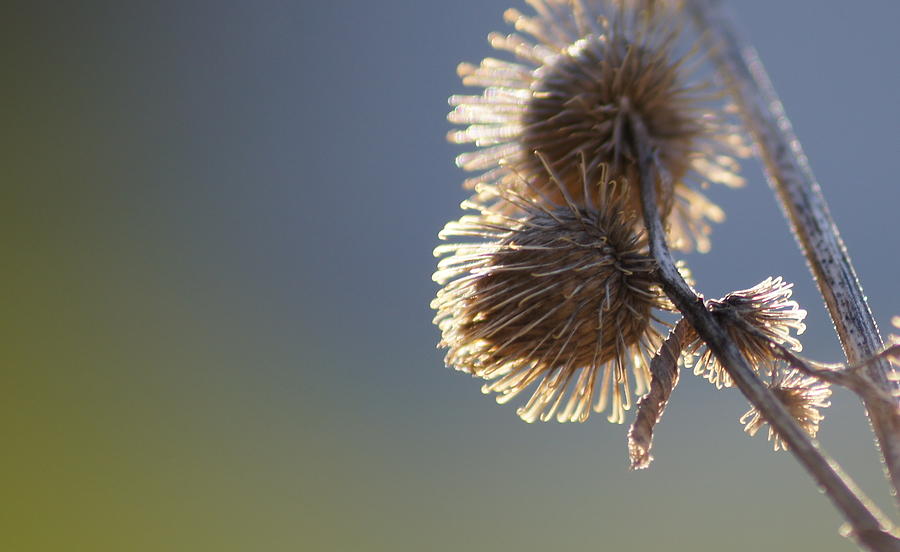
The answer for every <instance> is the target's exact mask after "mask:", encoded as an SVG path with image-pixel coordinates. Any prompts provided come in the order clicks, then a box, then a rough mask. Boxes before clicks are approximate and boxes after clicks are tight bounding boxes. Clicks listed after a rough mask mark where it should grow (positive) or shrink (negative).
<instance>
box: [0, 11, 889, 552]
mask: <svg viewBox="0 0 900 552" xmlns="http://www.w3.org/2000/svg"><path fill="white" fill-rule="evenodd" d="M732 4H735V8H736V9H737V13H738V16H739V18H740V21H741V22H742V24H743V27H744V29H745V30H746V31H747V32H748V33H749V35H750V36H751V37H752V39H753V40H754V42H755V43H756V45H757V47H758V49H759V51H760V54H761V56H762V59H763V61H764V62H765V64H766V66H767V67H768V70H769V72H770V73H771V75H772V78H773V80H774V82H775V85H776V87H777V88H778V90H779V92H780V94H781V96H782V98H783V100H784V102H785V105H786V108H787V111H788V113H789V115H790V116H791V117H792V120H793V122H794V124H795V127H796V130H797V132H798V134H799V136H800V138H801V140H802V141H803V144H804V146H805V148H806V151H807V153H808V155H809V157H810V159H811V162H812V165H813V167H814V168H815V171H816V173H817V175H818V177H819V179H820V181H821V183H822V186H823V188H824V191H825V194H826V197H827V198H828V199H829V200H830V202H831V207H832V211H833V214H834V217H835V218H836V220H837V221H838V223H839V225H840V227H841V229H842V232H843V236H844V239H845V240H846V242H847V244H848V246H849V247H850V249H851V251H852V252H853V254H854V259H855V262H856V267H857V269H858V272H859V274H860V277H861V279H862V281H863V283H864V284H865V289H866V291H867V293H868V296H869V299H870V301H871V302H872V306H873V309H874V311H875V313H876V315H877V317H878V320H879V322H880V324H881V326H882V329H883V330H887V327H888V321H889V320H890V317H891V315H892V314H900V294H898V292H897V283H898V273H900V255H898V253H900V245H898V240H897V235H898V234H897V232H898V229H897V222H896V220H897V218H896V213H897V206H898V204H900V186H898V185H897V182H896V180H897V171H896V162H897V155H898V153H900V152H898V147H897V144H898V142H897V132H896V130H897V128H898V127H900V102H898V101H897V89H898V88H900V69H898V64H897V62H896V58H897V55H898V52H900V35H898V34H897V33H896V32H895V24H896V21H897V20H898V19H900V4H898V3H897V2H895V1H892V0H866V1H862V2H853V3H850V2H837V1H826V2H823V1H821V0H802V1H801V0H795V1H792V2H783V1H781V0H757V1H755V2H732ZM517 5H518V3H517ZM506 7H508V5H507V0H502V1H501V0H454V1H448V2H431V1H401V0H381V1H378V2H370V1H360V0H352V1H338V2H311V1H308V0H300V1H298V0H294V1H287V0H282V1H277V0H267V1H254V2H249V1H246V2H241V1H236V0H228V1H222V2H111V1H110V2H97V1H85V2H71V3H63V2H54V3H50V2H47V3H44V2H27V3H26V2H18V3H16V2H13V3H7V4H5V7H4V9H3V16H2V18H0V21H2V22H0V28H2V31H3V32H2V33H0V45H2V47H0V60H2V65H0V67H2V69H3V77H4V78H3V82H4V85H3V87H2V92H0V97H2V98H3V101H2V102H0V113H2V114H3V116H2V119H0V120H2V124H3V128H4V131H3V132H2V134H0V136H2V151H3V154H2V159H3V162H2V163H0V174H2V182H0V244H2V249H0V252H2V256H0V267H2V270H0V282H2V287H0V305H2V316H0V330H2V332H0V335H2V336H3V337H2V347H0V363H2V364H0V369H2V380H0V381H2V389H3V390H2V400H0V429H2V432H0V436H2V438H3V446H2V452H0V474H2V475H0V484H2V489H3V497H4V498H3V500H2V501H0V549H2V550H10V551H13V550H15V551H32V550H33V551H42V550H91V551H124V550H128V551H161V550H167V551H168V550H171V551H197V550H216V551H231V550H234V551H250V550H254V551H256V550H263V551H273V552H274V551H288V550H290V551H296V550H304V551H305V550H310V551H317V550H323V551H331V550H365V551H381V550H385V551H405V550H410V551H419V550H434V551H450V550H519V551H532V550H534V551H538V550H554V549H587V550H612V549H622V548H626V547H627V548H628V549H640V550H660V549H664V550H709V551H719V550H732V551H743V550H747V551H758V550H788V549H791V550H836V551H840V550H852V549H853V546H852V545H851V544H850V543H849V542H847V541H844V540H842V539H840V538H839V537H838V536H837V526H838V524H839V518H838V516H837V515H836V513H835V511H834V510H833V509H832V507H831V505H830V504H829V503H828V501H827V500H826V499H825V497H823V496H822V495H821V494H820V493H819V492H817V491H816V489H815V487H814V486H813V485H812V484H811V482H810V480H809V478H808V477H807V476H806V474H805V473H804V472H803V471H802V470H801V469H800V468H799V467H798V466H797V465H796V464H795V463H794V462H793V461H792V459H791V458H790V456H789V455H786V454H784V453H779V454H774V453H772V452H771V451H770V446H769V444H767V443H766V442H765V439H764V437H761V436H758V437H757V438H755V439H750V438H747V437H746V436H745V435H744V434H743V433H742V432H741V426H740V425H739V424H738V421H737V419H738V417H739V416H740V415H741V414H742V413H743V412H744V411H745V410H746V405H745V403H744V402H743V400H742V399H741V397H740V396H739V394H738V393H737V392H734V391H730V392H729V391H716V390H715V389H714V388H713V387H712V386H710V385H708V384H707V383H706V382H705V381H703V380H701V379H699V378H695V377H691V376H686V377H684V378H683V379H682V382H681V384H680V386H679V388H678V389H677V390H676V392H675V395H674V398H673V401H672V403H671V404H670V407H669V410H668V412H667V417H666V419H665V421H664V422H663V424H662V425H661V426H660V428H659V432H658V438H657V441H656V443H655V448H654V453H655V456H656V462H655V464H654V465H653V466H652V468H651V469H650V470H647V471H642V472H630V471H629V470H628V468H627V462H626V448H625V431H626V427H620V426H612V425H610V424H607V423H606V422H605V421H604V419H603V416H595V417H593V418H592V419H591V420H590V421H589V422H588V423H586V424H582V425H559V424H555V423H553V424H544V425H541V424H536V425H527V424H524V423H522V422H521V421H519V420H518V419H517V418H516V416H515V412H514V410H515V408H514V407H513V406H511V405H510V406H505V407H500V406H497V405H496V404H494V402H493V400H492V399H491V398H490V397H486V396H483V395H481V393H480V392H479V387H480V384H479V383H478V382H477V381H476V380H473V379H471V378H469V377H466V376H464V375H462V374H459V373H455V372H453V371H451V370H448V369H445V368H444V367H443V363H442V353H441V352H440V351H438V350H436V349H435V344H436V343H437V341H438V332H437V330H436V328H435V327H433V326H432V324H431V317H432V312H431V311H430V309H429V306H428V304H429V301H430V299H431V298H432V296H433V294H434V292H435V291H436V289H437V287H436V285H434V284H433V283H432V282H431V281H430V274H431V272H432V270H433V267H434V264H435V260H434V259H433V258H432V256H431V250H432V248H433V247H434V246H435V245H436V244H437V238H436V234H437V232H438V230H439V229H440V228H441V227H442V225H443V224H444V223H445V222H446V221H447V220H450V219H453V218H456V217H458V216H459V210H458V204H459V202H460V201H461V200H462V199H464V198H465V196H466V193H465V192H464V191H463V190H462V189H461V188H460V182H461V180H462V178H463V176H464V175H463V173H462V172H461V171H459V170H458V169H456V168H455V167H454V165H453V162H452V159H453V156H454V155H456V154H457V153H459V152H461V151H463V150H462V149H460V148H457V147H454V146H451V145H450V144H447V143H446V142H445V139H444V135H445V133H446V132H447V131H448V130H449V129H450V128H451V126H450V124H449V123H447V122H446V120H445V116H446V113H447V111H448V106H447V103H446V98H447V96H448V95H450V94H451V93H461V92H464V89H463V88H462V87H461V85H460V83H459V82H458V78H457V77H456V75H455V66H456V64H457V63H458V62H460V61H464V60H465V61H477V60H479V59H480V58H482V57H484V56H486V55H489V54H490V53H491V50H490V49H489V47H488V45H487V43H486V40H485V36H486V35H487V33H488V32H490V31H492V30H502V29H505V28H506V27H505V26H504V25H503V23H502V20H501V14H502V12H503V10H504V9H505V8H506ZM519 7H521V6H519ZM745 175H746V177H747V179H748V185H747V186H746V187H745V188H744V189H741V190H727V189H724V188H714V189H712V190H711V191H710V195H711V196H712V198H713V199H714V200H715V201H717V202H718V203H720V204H721V205H722V206H723V207H724V208H725V209H726V211H727V213H728V217H729V220H728V221H727V223H726V224H724V225H721V226H719V227H717V228H716V229H715V232H714V235H713V251H712V252H711V253H709V254H707V255H694V256H691V257H690V258H689V261H690V263H691V265H692V267H693V269H694V272H695V274H696V277H697V280H698V286H699V289H701V290H703V291H704V292H705V293H706V294H707V295H709V296H719V295H722V294H724V293H725V292H727V291H729V290H731V289H735V288H744V287H749V286H751V285H753V284H755V283H757V282H759V281H760V280H762V279H764V278H765V277H767V276H769V275H784V276H785V277H786V278H787V279H788V280H791V281H794V282H796V283H797V286H796V294H795V297H796V298H797V299H798V300H799V301H800V302H801V303H802V304H803V305H804V306H805V307H806V308H808V309H809V310H810V315H809V318H808V322H809V330H808V333H807V337H806V341H805V343H806V351H807V353H808V354H809V355H810V356H812V357H815V358H819V359H822V360H838V359H840V355H841V352H840V348H839V346H838V344H837V342H836V339H835V338H834V336H833V333H832V331H831V325H830V322H829V320H828V318H827V317H826V315H825V311H824V309H823V308H822V306H821V301H820V300H819V299H818V296H817V294H816V291H815V287H814V285H813V283H812V282H811V280H810V277H809V274H808V271H807V269H806V267H805V265H804V262H803V260H802V258H801V257H800V255H799V253H798V251H797V249H796V247H795V244H794V241H793V239H792V238H791V236H790V234H789V232H788V230H787V226H786V224H785V222H784V221H783V219H782V218H781V215H780V212H779V210H778V207H777V206H776V203H775V200H774V198H773V196H772V194H771V193H770V191H769V189H768V187H767V185H766V183H765V181H764V178H763V176H762V173H761V171H760V169H759V166H758V164H757V163H755V162H752V161H751V162H747V163H746V164H745ZM833 402H834V406H833V407H832V409H831V410H830V412H829V413H828V417H827V418H826V421H825V422H824V425H823V429H822V431H821V433H820V436H821V438H822V441H823V443H824V445H825V447H826V449H827V450H829V451H830V452H831V453H833V455H834V456H835V457H836V458H837V459H838V460H839V461H840V462H841V463H842V464H843V465H844V466H845V468H847V470H848V471H849V472H850V473H851V474H852V475H853V476H854V477H855V479H856V480H857V482H858V483H859V484H860V485H861V486H862V487H863V488H864V489H865V490H866V491H867V492H869V494H870V495H871V496H872V497H873V498H874V499H875V500H876V501H877V502H878V503H879V504H880V505H881V506H882V507H883V508H884V509H886V510H889V509H890V508H891V507H892V506H891V500H890V498H889V497H888V494H887V491H886V484H885V482H884V480H883V479H882V476H881V469H880V466H879V464H878V460H877V456H876V454H875V452H874V448H873V446H872V444H873V438H872V435H871V432H870V431H869V429H868V428H867V424H866V422H865V419H864V417H863V410H862V408H861V407H860V405H859V404H858V402H857V401H856V400H855V399H854V398H853V397H852V396H851V395H849V394H847V393H843V392H838V393H836V395H835V397H834V401H833Z"/></svg>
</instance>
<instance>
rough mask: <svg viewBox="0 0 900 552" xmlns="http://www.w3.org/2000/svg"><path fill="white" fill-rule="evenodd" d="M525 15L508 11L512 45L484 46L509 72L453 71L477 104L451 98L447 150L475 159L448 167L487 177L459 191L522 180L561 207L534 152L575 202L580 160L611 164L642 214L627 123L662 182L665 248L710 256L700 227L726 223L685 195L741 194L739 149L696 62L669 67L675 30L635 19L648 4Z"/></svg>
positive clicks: (550, 7) (544, 4) (604, 2)
mask: <svg viewBox="0 0 900 552" xmlns="http://www.w3.org/2000/svg"><path fill="white" fill-rule="evenodd" d="M529 4H531V5H532V6H533V7H534V9H535V11H536V12H537V15H535V16H531V17H529V16H526V15H523V14H521V13H520V12H519V11H517V10H514V9H510V10H507V11H506V13H505V19H506V20H507V22H509V23H511V24H512V25H514V26H515V28H516V30H517V31H519V32H520V33H521V34H519V33H513V34H510V35H508V36H504V35H502V34H499V33H492V34H490V35H489V37H488V38H489V40H490V43H491V45H492V46H493V47H494V48H495V49H497V50H502V51H506V52H509V53H512V54H513V55H514V56H515V57H516V58H517V60H518V61H517V62H510V61H503V60H499V59H494V58H486V59H484V60H483V61H482V62H481V64H480V66H474V65H471V64H465V63H464V64H461V65H460V66H459V70H458V72H459V74H460V76H461V77H462V79H463V84H465V85H467V86H476V87H483V88H484V92H483V93H482V94H481V95H480V96H453V97H451V98H450V104H451V105H452V106H455V108H454V110H453V111H452V112H451V113H450V115H449V117H448V119H449V120H450V121H451V122H453V123H457V124H463V125H468V126H467V127H466V128H465V129H463V130H457V131H453V132H451V133H450V134H449V135H448V137H449V139H450V141H452V142H456V143H460V144H462V143H470V142H471V143H474V144H475V145H476V146H478V148H479V149H478V150H477V151H474V152H470V153H464V154H462V155H460V156H459V157H457V160H456V161H457V164H458V165H459V166H460V167H462V168H463V169H465V170H468V171H486V172H484V173H482V174H480V175H478V176H476V177H474V178H470V179H469V180H467V181H466V185H467V187H469V188H475V187H476V185H478V184H480V183H490V182H495V183H497V182H499V183H502V184H504V185H506V186H513V185H515V183H516V182H517V180H518V176H517V175H522V176H524V177H525V178H526V179H527V180H528V181H529V182H531V184H532V185H533V186H534V187H535V188H537V189H539V190H540V191H542V192H543V193H545V194H546V195H547V196H549V197H550V198H551V199H553V200H554V201H556V202H562V197H561V196H560V193H559V192H558V191H557V189H556V187H555V186H554V185H553V183H552V182H551V179H550V175H549V174H548V172H547V171H546V170H545V169H544V167H543V165H542V164H541V163H540V162H538V161H537V159H536V158H535V157H534V156H533V155H532V152H533V151H541V152H542V153H543V154H544V155H545V156H546V158H547V160H548V162H549V165H550V166H551V167H552V168H553V170H554V171H556V173H557V174H558V175H559V176H560V178H561V181H562V182H563V184H564V186H565V187H566V189H567V190H568V192H569V193H570V194H571V195H572V196H573V197H575V198H576V199H577V196H578V194H579V193H580V191H581V182H580V179H579V173H580V169H579V166H578V159H579V156H580V155H584V156H585V157H586V158H587V159H588V160H589V161H590V162H591V164H592V167H596V166H597V165H598V164H600V163H605V164H608V165H609V167H610V170H611V176H612V177H613V178H616V179H621V178H622V177H624V178H625V179H626V180H627V181H628V182H630V183H631V184H632V185H633V186H632V189H631V193H630V194H629V196H630V197H629V198H628V201H629V206H630V208H632V209H634V210H635V211H637V212H640V195H639V189H640V187H639V186H638V185H637V184H639V183H640V181H639V178H638V177H639V171H638V167H637V164H636V156H637V151H638V145H637V143H636V140H637V139H638V137H637V136H636V135H635V134H634V133H633V132H632V130H631V121H632V120H633V119H634V118H639V119H640V121H641V122H642V123H643V126H644V127H645V128H646V129H647V134H648V135H649V138H650V140H652V144H649V146H650V147H654V148H656V151H657V159H658V163H659V169H660V173H661V174H662V175H663V177H662V178H661V180H660V181H659V182H657V186H658V190H659V193H658V195H659V198H660V200H659V204H660V209H661V212H662V214H663V216H664V217H665V218H666V219H667V222H668V224H669V234H670V235H669V242H670V245H671V246H672V247H675V248H677V249H681V250H685V251H690V250H692V249H693V248H694V247H696V248H697V249H698V250H700V251H705V250H707V249H708V248H709V240H708V238H707V235H708V234H709V231H710V229H709V225H708V223H707V221H714V222H720V221H721V220H723V218H724V215H723V213H722V211H721V210H720V209H719V208H718V207H717V206H716V205H714V204H713V203H711V202H710V201H709V200H708V199H706V197H705V196H703V195H702V194H701V193H699V192H698V191H696V190H695V189H694V187H692V185H690V183H693V184H697V185H700V186H705V185H706V183H707V182H708V181H714V182H720V183H723V184H727V185H730V186H738V185H740V184H742V182H743V181H742V179H741V178H740V177H738V176H737V175H736V174H735V173H736V172H737V171H738V170H739V169H738V166H737V163H736V162H735V161H734V159H733V158H732V157H731V155H732V154H740V155H744V154H746V152H747V148H746V147H744V146H743V145H742V141H741V139H740V138H739V136H738V135H737V133H736V132H735V128H734V127H733V126H732V125H729V124H727V123H726V122H725V120H724V118H723V115H722V113H723V111H722V110H721V109H716V108H717V107H718V106H717V103H718V101H719V99H720V98H721V96H722V93H721V92H720V91H718V90H716V89H715V88H714V87H713V86H712V85H711V83H707V82H693V79H692V75H693V74H694V73H695V72H696V71H695V69H691V67H692V66H694V65H701V62H702V59H700V58H701V56H699V55H697V54H696V53H694V52H690V53H687V54H685V55H684V56H682V57H679V56H678V55H677V50H678V42H679V32H680V23H678V21H679V18H678V17H676V14H675V13H674V12H673V11H671V9H670V8H667V7H666V5H665V4H666V3H662V2H651V3H650V4H652V5H653V9H649V8H647V7H646V6H644V8H639V7H638V6H641V5H644V4H648V2H646V0H645V1H643V2H635V1H630V2H621V1H619V2H614V1H612V0H581V1H579V0H543V1H542V0H532V1H530V2H529ZM603 13H606V14H608V15H609V16H610V18H609V19H607V18H606V17H605V16H604V15H603ZM527 35H530V36H531V37H532V38H531V39H529V38H526V36H527ZM530 40H533V42H532V41H530ZM695 62H696V63H695ZM520 192H521V193H523V194H524V193H525V192H526V190H520ZM476 198H477V199H478V200H480V201H486V200H487V199H488V198H486V197H484V196H483V195H482V196H481V197H479V196H476Z"/></svg>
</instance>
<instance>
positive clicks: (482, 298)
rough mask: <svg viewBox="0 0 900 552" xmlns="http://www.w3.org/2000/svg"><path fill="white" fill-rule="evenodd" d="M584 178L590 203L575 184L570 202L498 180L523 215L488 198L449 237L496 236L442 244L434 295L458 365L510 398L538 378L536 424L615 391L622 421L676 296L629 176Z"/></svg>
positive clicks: (531, 403)
mask: <svg viewBox="0 0 900 552" xmlns="http://www.w3.org/2000/svg"><path fill="white" fill-rule="evenodd" d="M582 179H583V189H582V192H581V194H580V197H582V198H586V199H587V202H586V203H583V204H575V203H574V202H573V201H572V197H571V196H570V195H569V194H568V192H567V191H566V190H565V188H561V191H560V194H561V196H562V197H563V199H564V201H563V203H562V204H561V205H557V204H554V203H553V202H551V201H550V200H549V199H548V198H546V197H545V198H543V199H542V200H541V201H536V200H534V199H533V198H532V197H531V196H524V195H520V194H519V193H517V192H516V191H514V190H506V189H499V191H498V189H493V190H494V191H496V192H497V193H498V194H499V196H498V197H497V198H496V200H497V204H498V205H499V204H501V203H502V202H509V203H510V204H511V205H513V206H514V207H515V208H516V209H515V212H516V213H517V214H516V215H515V216H509V215H505V214H502V213H500V212H498V211H496V210H493V209H490V208H485V207H483V206H482V207H481V214H479V215H476V216H465V217H463V218H461V219H460V220H459V221H457V222H451V223H449V224H448V225H447V226H446V227H445V228H444V230H443V231H442V232H441V235H440V237H441V238H442V239H453V238H470V237H476V238H482V239H485V240H487V241H483V242H480V243H454V244H450V245H444V246H441V247H438V248H437V249H436V250H435V255H436V256H441V255H445V254H450V256H449V257H446V258H444V259H442V260H441V261H440V263H439V264H438V271H437V272H436V273H435V274H434V279H435V281H437V282H438V283H440V284H442V285H444V287H443V289H441V290H440V291H439V292H438V294H437V298H436V299H435V300H434V301H433V302H432V308H434V309H436V310H437V311H438V312H437V315H436V317H435V323H436V324H438V326H439V327H440V329H441V331H442V340H441V343H440V346H441V347H447V348H448V349H449V350H448V352H447V355H446V359H445V361H446V363H447V365H448V366H452V367H454V368H456V369H458V370H462V371H464V372H468V373H470V374H473V375H475V376H477V377H480V378H483V379H485V380H488V383H486V384H485V385H484V386H483V387H482V391H483V392H485V393H490V392H495V393H498V397H497V402H499V403H505V402H507V401H509V400H510V399H512V398H513V397H515V396H516V395H518V394H519V393H521V392H522V391H523V390H525V389H526V388H529V387H530V386H531V385H532V384H536V388H535V390H534V391H533V393H532V395H531V398H530V399H529V400H528V402H527V404H525V405H524V406H523V407H521V408H519V410H518V414H519V416H520V417H521V418H522V419H523V420H525V421H527V422H534V421H536V420H538V419H540V420H541V421H547V420H549V419H551V418H552V417H553V416H554V414H555V415H556V419H557V420H558V421H560V422H567V421H573V422H574V421H578V422H583V421H585V420H586V419H587V418H588V416H589V414H590V410H591V405H592V404H593V405H594V409H595V410H596V411H597V412H600V411H603V410H604V409H605V407H606V406H607V403H608V402H609V397H610V395H611V396H612V404H611V411H610V414H609V420H610V421H611V422H615V423H621V422H622V421H624V410H626V409H628V408H629V407H630V404H631V387H632V383H631V382H630V381H629V379H630V378H629V374H628V370H627V368H628V366H629V365H631V366H632V368H633V373H634V378H635V383H634V386H635V387H636V390H635V392H636V393H638V394H642V393H643V392H644V391H645V389H646V387H647V384H648V381H649V379H648V378H649V373H648V370H647V366H648V361H647V358H648V353H652V352H653V351H655V350H656V349H657V348H658V346H659V343H660V342H661V337H660V334H659V332H658V330H657V329H656V327H655V325H654V321H656V322H658V320H657V319H656V318H655V315H654V310H655V309H664V308H667V307H668V301H667V300H666V299H665V298H664V296H663V295H662V293H661V291H660V289H659V288H658V286H657V284H656V278H655V274H654V273H655V270H656V265H655V262H654V261H653V259H652V258H651V257H650V256H649V255H648V252H647V246H646V240H645V238H644V237H643V236H642V235H641V234H638V233H636V232H635V221H634V217H635V215H634V213H633V212H630V211H628V210H627V206H626V203H625V199H626V197H627V193H628V190H627V186H625V185H624V184H616V183H614V182H607V181H606V178H605V177H601V178H600V183H599V185H597V180H596V179H593V178H591V177H590V176H588V175H587V174H584V175H583V177H582ZM526 187H527V185H526ZM594 188H597V189H596V190H595V189H594ZM532 191H533V192H534V194H536V195H538V196H539V195H540V194H541V192H540V190H538V189H533V190H532ZM595 196H596V197H595ZM469 207H474V205H472V204H469ZM567 393H568V395H569V397H568V401H567V402H565V404H563V402H564V400H565V398H566V396H567Z"/></svg>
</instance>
